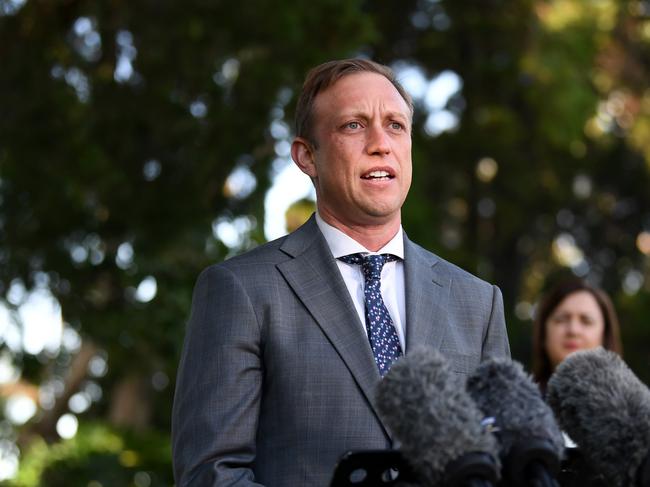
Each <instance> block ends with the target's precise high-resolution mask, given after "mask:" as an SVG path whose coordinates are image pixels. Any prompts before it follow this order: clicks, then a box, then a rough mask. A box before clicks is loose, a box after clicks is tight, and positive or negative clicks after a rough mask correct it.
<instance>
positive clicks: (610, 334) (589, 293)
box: [533, 279, 623, 391]
mask: <svg viewBox="0 0 650 487" xmlns="http://www.w3.org/2000/svg"><path fill="white" fill-rule="evenodd" d="M599 346H602V347H603V348H605V349H607V350H612V351H613V352H616V353H618V354H619V355H622V353H623V346H622V344H621V336H620V330H619V324H618V318H617V316H616V311H615V310H614V305H613V304H612V300H611V299H610V298H609V296H608V295H607V294H606V293H605V292H604V291H602V290H601V289H597V288H595V287H593V286H590V285H589V284H587V283H586V282H584V281H583V280H581V279H570V280H566V281H562V282H560V283H559V284H558V285H557V286H555V287H554V288H552V289H551V290H550V292H549V293H548V294H546V295H545V296H544V297H543V298H542V300H541V302H540V304H539V306H538V309H537V312H536V318H535V323H534V326H533V376H534V378H535V380H536V381H537V382H538V383H539V385H540V387H541V389H542V391H545V389H546V383H547V382H548V379H549V378H550V376H551V374H552V373H553V371H554V370H555V367H557V365H558V364H559V363H560V362H562V360H564V359H565V357H566V356H567V355H569V354H570V353H572V352H575V351H577V350H587V349H590V348H595V347H599Z"/></svg>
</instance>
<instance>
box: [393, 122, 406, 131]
mask: <svg viewBox="0 0 650 487" xmlns="http://www.w3.org/2000/svg"><path fill="white" fill-rule="evenodd" d="M390 128H392V129H393V130H402V129H403V128H404V125H402V124H401V123H399V122H391V123H390Z"/></svg>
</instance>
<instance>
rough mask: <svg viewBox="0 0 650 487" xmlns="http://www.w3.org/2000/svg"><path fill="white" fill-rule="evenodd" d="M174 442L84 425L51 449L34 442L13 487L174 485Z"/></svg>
mask: <svg viewBox="0 0 650 487" xmlns="http://www.w3.org/2000/svg"><path fill="white" fill-rule="evenodd" d="M170 457H171V448H170V446H169V438H168V437H167V436H166V435H162V434H160V433H152V432H148V433H138V434H134V433H133V432H125V431H119V430H116V429H114V428H109V427H107V426H106V425H103V424H85V425H82V426H81V427H80V428H79V431H78V432H77V434H76V435H75V437H74V438H72V439H69V440H64V441H61V442H59V443H57V444H54V445H47V444H46V443H45V442H43V441H42V440H37V441H35V442H34V443H33V444H32V445H31V447H30V449H29V451H28V452H26V454H25V458H24V460H23V461H22V463H21V467H20V471H19V473H18V475H17V476H16V478H15V479H13V480H12V481H8V482H5V483H3V484H2V485H7V487H9V486H13V487H37V486H41V485H47V486H48V487H68V486H70V487H74V486H79V487H82V486H83V487H86V486H91V487H93V486H96V487H99V486H102V485H103V486H109V485H123V486H125V487H126V486H129V487H145V486H151V487H154V486H171V485H173V484H174V479H173V477H172V473H171V462H170Z"/></svg>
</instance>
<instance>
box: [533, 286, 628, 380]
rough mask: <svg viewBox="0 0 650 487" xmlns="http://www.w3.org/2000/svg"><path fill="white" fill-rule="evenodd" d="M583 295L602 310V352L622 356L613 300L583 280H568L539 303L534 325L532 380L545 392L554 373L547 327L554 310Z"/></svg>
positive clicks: (554, 288) (553, 289)
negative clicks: (586, 294)
mask: <svg viewBox="0 0 650 487" xmlns="http://www.w3.org/2000/svg"><path fill="white" fill-rule="evenodd" d="M580 291H586V292H588V293H590V294H591V295H592V296H593V297H594V299H595V300H596V302H597V303H598V307H599V308H600V311H601V313H602V314H603V319H604V321H605V331H604V334H603V348H605V349H607V350H611V351H613V352H616V353H618V354H619V355H622V354H623V345H622V344H621V333H620V327H619V324H618V317H617V316H616V310H615V309H614V305H613V304H612V300H611V299H610V298H609V296H608V295H607V293H605V291H603V290H602V289H598V288H596V287H593V286H591V285H590V284H587V283H586V282H585V281H583V280H582V279H568V280H565V281H562V282H560V283H559V284H558V285H556V286H555V287H553V288H552V289H551V290H550V291H549V292H548V293H547V294H546V295H545V296H544V297H543V298H542V300H541V302H540V303H539V306H538V309H537V312H536V313H535V322H534V324H533V376H534V378H535V380H536V381H537V382H538V383H539V384H540V385H541V387H542V388H545V387H546V382H547V381H548V379H549V377H551V374H552V373H553V366H552V365H551V361H550V360H549V357H548V354H547V353H546V325H547V322H548V319H549V317H550V316H551V314H553V312H554V311H555V308H557V307H558V306H559V304H560V303H561V302H562V301H564V299H565V298H566V297H567V296H569V295H570V294H573V293H577V292H580Z"/></svg>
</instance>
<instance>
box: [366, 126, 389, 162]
mask: <svg viewBox="0 0 650 487" xmlns="http://www.w3.org/2000/svg"><path fill="white" fill-rule="evenodd" d="M366 147H367V151H368V154H371V155H372V154H379V155H385V154H388V153H390V140H389V138H388V134H387V133H386V130H385V129H384V127H382V126H379V125H375V124H372V125H370V127H368V140H367V146H366Z"/></svg>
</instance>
